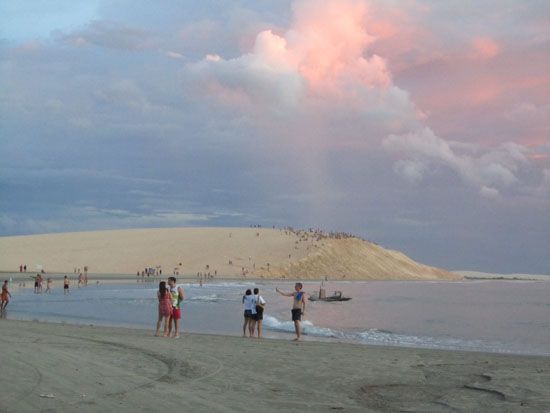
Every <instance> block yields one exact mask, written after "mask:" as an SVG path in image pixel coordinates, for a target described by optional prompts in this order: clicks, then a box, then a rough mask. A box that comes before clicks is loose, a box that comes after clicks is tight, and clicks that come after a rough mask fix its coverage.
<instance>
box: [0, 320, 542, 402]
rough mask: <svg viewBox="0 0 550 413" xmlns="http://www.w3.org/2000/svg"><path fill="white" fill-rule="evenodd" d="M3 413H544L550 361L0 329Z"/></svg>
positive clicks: (115, 331)
mask: <svg viewBox="0 0 550 413" xmlns="http://www.w3.org/2000/svg"><path fill="white" fill-rule="evenodd" d="M0 329H1V332H2V333H1V335H0V357H1V358H0V360H1V374H0V412H35V411H42V412H73V411H78V412H142V411H149V412H159V411H170V412H180V411H182V412H183V411H185V412H252V411H256V412H272V411H278V412H304V411H311V412H319V411H346V412H365V411H381V412H386V411H387V412H390V411H391V412H394V411H417V412H420V411H422V412H426V411H429V412H439V411H441V412H447V411H449V412H450V411H453V412H456V411H458V412H512V411H513V412H522V411H525V412H527V411H528V412H542V411H549V410H550V358H547V357H521V356H508V355H496V354H484V353H469V352H466V353H465V352H452V351H435V350H419V349H406V348H385V347H372V346H362V345H351V344H338V343H319V342H301V343H293V342H291V341H283V340H256V339H245V338H239V337H222V336H208V335H195V334H193V335H190V334H184V335H183V336H182V337H181V338H180V339H179V340H174V339H164V338H156V337H153V336H152V332H150V331H141V330H130V329H121V328H104V327H92V326H85V327H83V326H71V325H63V324H48V323H38V322H23V321H11V320H0Z"/></svg>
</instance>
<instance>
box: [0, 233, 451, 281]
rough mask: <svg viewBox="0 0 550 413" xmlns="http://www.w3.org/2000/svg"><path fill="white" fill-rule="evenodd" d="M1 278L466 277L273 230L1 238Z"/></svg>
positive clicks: (341, 240) (319, 236)
mask: <svg viewBox="0 0 550 413" xmlns="http://www.w3.org/2000/svg"><path fill="white" fill-rule="evenodd" d="M0 251H2V253H1V254H0V271H13V272H17V271H18V270H19V266H20V265H27V272H29V273H31V274H32V273H33V272H36V271H37V269H44V270H45V271H46V272H47V273H56V272H57V273H68V274H73V273H74V271H75V269H77V271H78V269H80V270H81V271H82V270H83V268H84V267H85V266H86V267H88V269H89V272H90V273H92V274H136V272H138V271H142V270H143V269H144V268H154V269H158V270H160V269H162V271H163V274H164V275H171V274H172V273H174V272H177V273H178V275H187V276H196V274H197V273H198V272H201V273H203V274H208V273H210V274H211V275H212V276H215V277H218V278H221V277H229V278H235V277H241V278H245V277H246V278H254V277H255V278H266V279H273V278H287V279H288V278H290V279H297V278H299V279H324V278H325V277H327V278H330V279H346V280H357V279H362V280H376V279H393V280H437V279H447V280H457V279H461V278H462V277H461V276H459V275H457V274H454V273H451V272H449V271H446V270H444V269H439V268H434V267H431V266H428V265H424V264H421V263H418V262H416V261H414V260H413V259H411V258H409V257H407V256H406V255H405V254H403V253H401V252H399V251H394V250H389V249H386V248H383V247H381V246H379V245H376V244H375V243H372V242H368V241H365V240H362V239H359V238H355V237H350V236H349V235H348V234H327V233H323V232H318V231H300V230H285V229H272V228H164V229H132V230H113V231H90V232H73V233H60V234H42V235H28V236H11V237H0Z"/></svg>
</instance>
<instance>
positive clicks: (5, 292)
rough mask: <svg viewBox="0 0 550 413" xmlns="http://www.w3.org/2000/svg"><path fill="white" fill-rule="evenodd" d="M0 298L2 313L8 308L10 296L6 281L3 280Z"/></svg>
mask: <svg viewBox="0 0 550 413" xmlns="http://www.w3.org/2000/svg"><path fill="white" fill-rule="evenodd" d="M0 297H1V300H0V311H4V310H5V309H6V307H7V306H8V304H9V302H10V298H11V294H10V292H9V291H8V280H5V281H4V284H3V285H2V295H1V296H0Z"/></svg>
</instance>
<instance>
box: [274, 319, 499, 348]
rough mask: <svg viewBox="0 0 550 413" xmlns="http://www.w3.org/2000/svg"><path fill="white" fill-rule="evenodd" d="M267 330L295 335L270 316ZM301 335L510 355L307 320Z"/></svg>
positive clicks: (476, 344) (474, 344)
mask: <svg viewBox="0 0 550 413" xmlns="http://www.w3.org/2000/svg"><path fill="white" fill-rule="evenodd" d="M264 327H265V328H266V329H268V330H273V331H279V332H286V333H294V322H292V321H281V320H279V319H278V318H276V317H273V316H269V315H266V316H264ZM302 334H304V335H307V336H313V337H323V338H334V339H337V340H341V341H346V342H354V343H359V344H371V345H384V346H399V347H417V348H418V347H420V348H433V349H448V350H470V351H489V352H504V353H506V352H509V351H507V349H506V348H505V346H504V345H502V344H501V343H497V342H486V341H481V340H464V339H457V338H452V337H425V336H412V335H406V334H397V333H393V332H391V331H385V330H378V329H374V328H373V329H368V330H364V331H356V332H350V331H342V330H338V329H332V328H328V327H320V326H316V325H314V324H313V323H312V322H311V321H308V320H303V321H302Z"/></svg>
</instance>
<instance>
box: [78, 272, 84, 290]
mask: <svg viewBox="0 0 550 413" xmlns="http://www.w3.org/2000/svg"><path fill="white" fill-rule="evenodd" d="M82 284H84V275H82V273H80V274H78V288H80V286H81V285H82Z"/></svg>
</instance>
